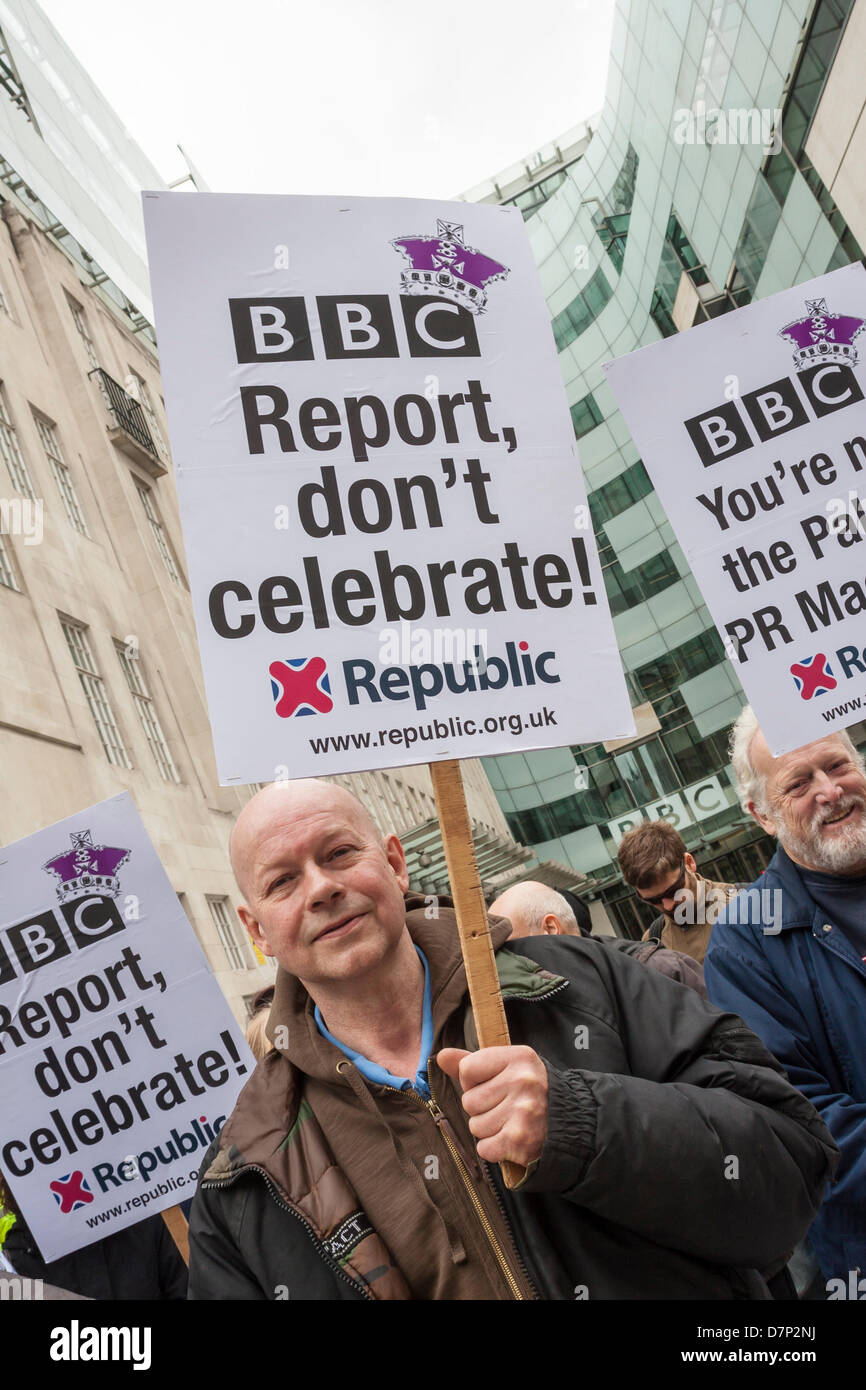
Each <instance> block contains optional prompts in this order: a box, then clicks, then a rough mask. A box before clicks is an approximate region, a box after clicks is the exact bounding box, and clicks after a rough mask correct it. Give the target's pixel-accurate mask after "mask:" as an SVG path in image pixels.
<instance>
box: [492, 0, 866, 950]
mask: <svg viewBox="0 0 866 1390" xmlns="http://www.w3.org/2000/svg"><path fill="white" fill-rule="evenodd" d="M864 45H866V0H619V3H618V6H617V12H616V18H615V23H614V31H613V41H612V48H611V55H610V70H609V77H608V87H607V94H606V101H605V106H604V110H603V111H602V113H601V115H600V116H599V117H598V119H597V121H592V122H590V123H588V125H586V126H584V127H581V128H579V129H577V130H575V131H573V132H570V133H569V135H568V136H567V137H564V138H563V140H561V141H559V142H558V143H557V144H555V145H552V146H550V147H549V148H547V149H545V150H542V151H539V152H538V153H537V154H535V155H533V156H532V157H531V158H530V159H529V160H528V161H527V162H526V163H525V164H524V165H522V166H518V167H516V168H514V169H511V170H508V171H506V173H505V174H503V175H501V176H499V178H498V179H497V180H495V181H491V182H490V184H488V185H484V186H482V187H481V188H479V189H475V190H472V191H471V192H470V193H468V194H467V195H465V196H466V197H467V199H469V200H471V201H488V202H501V203H511V204H513V205H515V206H517V207H518V208H520V210H521V211H522V213H523V216H524V218H525V219H526V221H527V226H528V232H529V235H530V238H531V241H532V246H533V250H534V253H535V257H536V260H537V263H538V267H539V271H540V274H541V280H542V285H543V288H544V293H545V295H546V298H547V302H548V305H549V308H550V313H551V320H552V326H553V333H554V336H555V339H556V345H557V348H558V351H559V360H560V363H561V366H562V373H563V378H564V381H565V385H566V390H567V393H568V399H569V403H570V405H571V415H572V420H573V422H574V431H575V435H576V436H577V437H578V439H579V440H580V444H579V450H580V457H581V462H582V465H583V470H584V474H585V477H586V483H587V488H588V490H589V503H590V510H591V513H592V519H593V524H594V527H595V534H596V537H597V540H598V545H599V551H600V556H601V562H602V565H603V566H604V577H605V583H606V587H607V593H608V597H609V599H610V604H611V609H612V612H613V617H614V626H615V629H616V634H617V640H618V643H619V648H620V651H621V653H622V658H623V664H624V667H625V670H626V677H627V681H628V684H629V687H630V692H631V698H632V704H633V706H634V708H635V719H636V726H637V729H638V736H637V737H636V738H634V739H630V740H620V741H618V742H615V743H605V744H601V743H597V744H591V745H582V746H577V747H574V748H571V749H568V748H561V749H553V750H547V751H542V752H530V753H526V754H519V755H512V756H508V757H499V758H488V759H486V760H485V767H486V770H487V772H488V775H489V777H490V780H491V782H492V785H493V787H494V789H495V791H496V795H497V797H498V799H499V802H500V804H501V806H502V809H503V811H504V812H505V815H506V817H507V820H508V823H509V826H510V829H511V831H512V833H513V834H514V836H515V838H516V839H518V840H521V841H523V843H524V844H526V845H531V846H533V847H534V849H535V851H536V853H537V854H538V856H539V858H545V859H555V860H559V861H561V862H564V863H568V864H570V865H571V866H572V867H573V868H574V869H575V870H576V871H579V873H581V874H586V875H587V876H588V879H589V882H588V883H587V884H585V885H584V886H583V888H582V892H583V893H584V895H586V894H587V892H588V893H589V896H591V897H593V898H595V899H596V900H601V901H603V902H604V904H605V906H606V908H607V912H608V915H609V916H610V917H611V918H612V919H613V922H614V924H615V926H616V928H617V929H618V930H619V931H620V932H624V933H625V934H626V935H636V934H638V932H639V929H640V928H641V927H642V925H643V922H644V918H643V916H642V915H641V908H640V906H639V905H638V904H637V903H636V901H635V899H634V897H633V895H632V894H631V892H630V890H628V889H626V888H625V886H624V885H623V884H622V882H621V880H620V878H619V874H618V871H617V866H616V849H617V845H618V843H619V840H620V839H621V837H622V835H623V834H624V832H625V830H627V829H628V828H629V827H630V826H631V825H633V824H636V823H637V822H638V821H639V820H641V819H642V818H648V819H655V818H657V817H659V816H664V817H665V818H666V819H669V820H671V821H673V823H674V824H675V825H676V826H677V828H678V829H679V831H680V833H681V834H682V835H683V838H684V839H685V841H686V843H687V845H688V847H689V849H690V850H691V851H692V853H694V855H695V857H696V859H697V861H698V864H699V867H700V868H701V870H702V871H703V872H705V873H706V874H707V875H708V876H709V877H711V878H726V879H731V880H752V879H753V878H755V877H756V876H757V874H758V873H759V872H760V870H761V869H762V867H763V866H764V864H765V863H766V861H767V859H768V858H769V854H770V853H771V852H772V848H773V846H774V842H771V841H768V840H767V839H766V838H765V837H764V836H763V835H762V833H761V832H760V831H759V830H758V828H757V826H756V825H755V824H754V823H753V822H752V821H751V820H749V819H748V818H747V817H746V816H744V814H743V812H742V811H741V810H740V807H739V805H738V803H737V799H736V795H735V792H734V788H733V778H732V774H731V770H730V767H729V765H728V761H727V751H726V744H727V735H728V730H729V728H730V725H731V723H732V721H733V719H734V718H735V717H736V715H737V713H738V712H739V710H740V708H741V706H742V705H743V703H744V700H745V697H744V695H743V693H742V689H741V686H740V683H739V681H738V679H737V675H736V672H735V670H734V668H733V666H732V665H731V664H730V662H729V661H728V660H727V659H726V657H725V653H724V649H723V646H722V642H721V639H720V638H719V636H718V634H717V632H716V629H715V627H714V625H713V623H712V621H711V619H710V616H709V613H708V612H707V609H706V608H705V606H704V604H703V602H702V600H701V597H700V594H699V592H698V588H697V585H696V583H695V580H694V579H693V577H692V575H691V573H690V570H689V566H688V564H687V562H686V560H685V557H684V555H683V552H682V550H681V549H680V547H679V545H678V544H677V543H676V541H675V540H674V535H673V531H672V530H671V527H670V524H669V523H668V521H667V519H666V517H665V514H664V512H663V510H662V508H661V505H660V504H659V501H658V499H657V497H656V496H655V494H654V492H653V489H652V486H651V484H650V481H649V478H648V476H647V473H646V470H645V469H644V466H643V464H642V462H641V460H640V458H639V456H638V454H637V451H636V450H635V448H634V445H633V444H632V441H631V439H630V436H629V433H628V430H627V428H626V426H625V423H624V421H623V420H622V418H621V416H620V415H619V413H618V411H617V409H616V406H615V404H614V399H613V396H612V394H611V392H610V390H609V389H608V387H607V384H606V381H605V377H604V371H603V363H604V362H605V361H608V360H610V359H611V358H614V357H618V356H621V355H622V354H623V353H627V352H631V351H632V350H633V349H635V348H638V347H641V346H642V345H644V344H646V343H651V342H653V341H655V340H656V339H658V338H659V337H665V336H668V335H670V334H673V333H676V332H681V331H684V330H688V329H690V328H691V327H693V326H694V325H696V324H699V323H701V322H704V321H705V320H707V319H708V318H714V317H716V316H717V315H719V314H725V313H728V312H730V311H731V310H733V309H735V308H737V307H738V306H739V305H742V304H747V303H748V302H749V301H750V300H751V299H752V298H757V297H760V296H763V295H767V294H772V293H774V292H775V291H777V290H780V289H783V288H787V287H789V286H792V285H796V284H798V283H800V282H801V281H803V280H807V279H810V278H812V277H814V276H817V275H821V274H823V273H824V272H826V271H828V270H832V269H835V268H836V267H837V266H841V265H844V264H846V263H848V262H849V261H852V260H855V259H858V258H859V257H860V256H861V254H862V252H861V248H860V243H859V241H858V237H859V238H860V239H861V240H864V239H866V176H864V174H863V168H864V160H863V155H864V153H866V117H864V119H863V122H862V123H861V121H860V115H861V110H862V108H863V97H862V84H861V81H860V67H859V64H860V58H859V57H858V55H859V54H862V53H863V52H864V51H866V47H864ZM670 390H671V396H672V399H673V398H674V396H675V392H676V382H675V381H672V382H671V383H670ZM852 735H853V737H854V738H855V739H856V740H857V741H859V742H862V741H863V740H864V739H866V726H857V727H856V728H855V729H854V730H852ZM647 920H648V919H647Z"/></svg>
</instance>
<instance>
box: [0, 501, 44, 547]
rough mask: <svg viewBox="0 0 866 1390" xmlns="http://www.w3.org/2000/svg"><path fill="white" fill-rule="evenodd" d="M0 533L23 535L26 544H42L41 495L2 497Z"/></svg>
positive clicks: (4, 534) (0, 504)
mask: <svg viewBox="0 0 866 1390" xmlns="http://www.w3.org/2000/svg"><path fill="white" fill-rule="evenodd" d="M0 535H3V536H23V537H24V544H25V545H41V544H42V536H43V526H42V498H41V497H35V498H31V497H0Z"/></svg>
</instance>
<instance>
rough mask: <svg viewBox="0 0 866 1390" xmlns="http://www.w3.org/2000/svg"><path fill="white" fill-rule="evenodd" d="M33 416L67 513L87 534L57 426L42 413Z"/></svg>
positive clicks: (78, 527)
mask: <svg viewBox="0 0 866 1390" xmlns="http://www.w3.org/2000/svg"><path fill="white" fill-rule="evenodd" d="M33 418H34V420H35V422H36V429H37V431H38V433H39V438H40V439H41V440H42V447H43V449H44V450H45V457H46V458H47V459H48V462H49V464H50V466H51V472H52V473H53V474H54V481H55V482H56V483H57V488H58V491H59V493H60V496H61V497H62V499H63V505H64V507H65V508H66V515H67V516H68V518H69V520H70V521H71V523H72V525H73V526H74V527H75V529H76V531H80V532H81V534H82V536H86V535H88V534H89V532H88V530H87V524H86V522H85V520H84V512H83V511H82V510H81V503H80V502H79V500H78V494H77V492H76V491H75V484H74V483H73V481H72V474H71V473H70V471H69V467H68V465H67V463H66V460H65V459H64V457H63V453H62V451H61V448H60V440H59V439H58V438H57V427H56V425H52V424H51V422H50V421H49V420H46V419H45V418H44V416H42V415H36V414H35V413H34V416H33Z"/></svg>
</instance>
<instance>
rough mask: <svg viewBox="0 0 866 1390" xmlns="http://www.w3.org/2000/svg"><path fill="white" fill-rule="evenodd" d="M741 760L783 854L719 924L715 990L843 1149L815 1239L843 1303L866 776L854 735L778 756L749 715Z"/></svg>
mask: <svg viewBox="0 0 866 1390" xmlns="http://www.w3.org/2000/svg"><path fill="white" fill-rule="evenodd" d="M731 761H732V763H733V766H734V773H735V776H736V779H737V787H738V791H739V794H740V800H741V803H742V806H743V809H744V810H746V811H748V812H749V813H750V815H752V816H753V818H754V819H755V820H756V821H757V822H758V824H759V825H761V826H762V827H763V829H764V830H766V831H767V833H768V834H770V835H773V836H775V838H776V839H777V840H778V842H779V848H778V850H777V851H776V853H775V855H774V856H773V858H772V860H771V862H770V864H769V866H768V868H767V870H766V872H765V873H764V874H763V875H762V876H761V878H760V879H758V880H757V882H756V883H755V884H753V885H752V887H751V888H750V889H748V890H747V891H746V892H745V893H741V894H740V895H739V897H738V898H736V899H735V900H734V901H733V902H732V903H730V904H729V905H728V907H727V908H726V909H724V910H723V911H722V913H721V914H720V916H719V918H718V920H717V922H716V925H715V927H714V928H713V934H712V937H711V939H710V945H709V950H708V952H707V957H706V960H705V962H704V971H705V975H706V982H707V988H708V990H709V994H710V999H711V1000H712V1002H713V1003H714V1004H716V1005H718V1006H719V1008H722V1009H727V1010H730V1011H731V1012H732V1013H737V1014H739V1015H740V1017H741V1018H742V1019H744V1020H745V1022H746V1023H747V1024H748V1026H749V1028H751V1029H752V1030H753V1031H754V1032H755V1033H757V1034H758V1036H759V1037H760V1038H762V1040H763V1041H764V1043H766V1045H767V1047H768V1048H769V1049H770V1051H771V1052H773V1053H774V1054H775V1056H776V1057H777V1058H778V1060H779V1061H780V1062H781V1063H782V1065H783V1066H784V1067H785V1069H786V1070H787V1073H788V1078H789V1080H790V1081H792V1082H793V1083H794V1085H795V1086H797V1087H798V1088H799V1089H800V1090H801V1091H802V1092H803V1094H804V1095H805V1096H806V1097H807V1098H808V1099H809V1100H810V1101H811V1102H812V1104H813V1105H814V1106H815V1107H816V1109H817V1110H818V1111H819V1113H820V1115H821V1118H822V1119H823V1121H824V1123H825V1124H826V1125H827V1127H828V1129H829V1130H830V1132H831V1134H832V1135H833V1138H834V1139H835V1140H836V1143H837V1144H838V1146H839V1149H840V1150H841V1153H842V1158H841V1161H840V1165H839V1169H838V1172H837V1175H836V1182H835V1184H834V1185H833V1187H832V1188H831V1189H830V1192H829V1195H828V1196H827V1198H826V1200H825V1202H824V1205H823V1206H822V1208H821V1210H820V1211H819V1213H818V1216H817V1218H816V1220H815V1222H814V1224H813V1226H812V1229H811V1231H810V1233H809V1239H810V1242H811V1245H812V1248H813V1250H814V1252H815V1255H816V1256H817V1259H818V1263H819V1265H820V1267H821V1270H822V1273H823V1276H824V1280H825V1283H826V1287H827V1292H828V1293H829V1296H830V1297H842V1298H844V1297H848V1296H849V1294H848V1287H849V1284H850V1280H849V1271H855V1270H859V1269H866V770H864V763H863V758H862V757H861V755H860V754H859V753H858V752H857V749H856V748H855V747H854V745H853V743H852V742H851V739H850V738H849V737H848V735H847V734H845V733H840V734H833V735H829V736H828V737H827V738H822V739H818V740H816V741H815V742H814V743H808V744H806V745H805V746H804V747H802V748H797V749H794V750H793V752H790V753H784V754H782V756H781V757H778V758H774V757H773V756H772V754H771V753H770V750H769V748H768V746H767V742H766V739H765V738H764V735H763V734H762V733H761V730H760V728H759V726H758V722H757V719H756V717H755V715H754V713H753V711H752V710H751V708H749V707H748V706H747V707H746V709H744V710H743V712H742V714H741V715H740V717H739V719H738V720H737V722H736V724H735V725H734V729H733V733H732V737H731ZM855 1296H856V1295H855Z"/></svg>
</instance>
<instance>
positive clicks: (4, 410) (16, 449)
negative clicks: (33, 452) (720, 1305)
mask: <svg viewBox="0 0 866 1390" xmlns="http://www.w3.org/2000/svg"><path fill="white" fill-rule="evenodd" d="M0 454H2V455H3V461H4V463H5V464H6V467H7V469H8V470H9V477H10V478H11V480H12V486H13V487H14V488H15V490H16V492H21V493H23V494H24V496H25V497H29V498H30V500H31V502H35V501H36V493H35V491H34V488H33V482H32V479H31V477H30V474H29V472H28V470H27V464H26V463H25V462H24V456H23V455H22V453H21V448H20V446H19V444H18V436H17V434H16V433H15V426H14V425H13V423H12V417H11V415H10V414H9V404H8V402H7V400H6V392H5V390H4V388H3V387H2V386H0Z"/></svg>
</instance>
